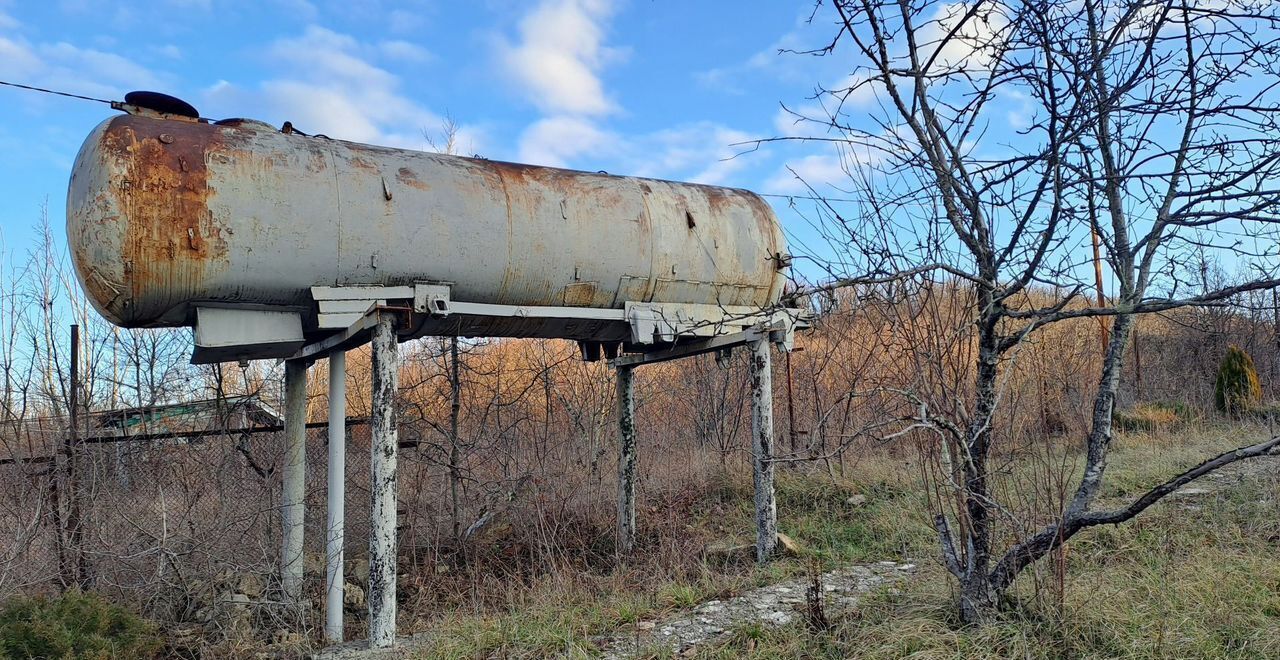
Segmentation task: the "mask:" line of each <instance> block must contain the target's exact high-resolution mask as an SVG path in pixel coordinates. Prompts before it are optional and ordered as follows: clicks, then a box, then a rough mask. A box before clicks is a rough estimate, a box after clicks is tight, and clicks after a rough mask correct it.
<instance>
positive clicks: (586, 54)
mask: <svg viewBox="0 0 1280 660" xmlns="http://www.w3.org/2000/svg"><path fill="white" fill-rule="evenodd" d="M612 13H613V6H612V2H611V1H610V0H542V2H540V3H539V4H538V5H537V6H536V7H534V9H533V10H532V11H531V12H529V13H528V14H527V15H525V17H524V18H523V19H521V21H520V28H519V29H520V41H519V43H517V44H515V45H503V46H502V47H501V50H502V63H503V65H504V67H505V69H506V71H507V72H508V73H509V74H510V75H511V76H512V77H513V78H514V79H515V81H516V82H517V83H518V84H519V85H520V86H521V87H522V88H523V90H524V92H525V93H526V95H527V97H528V98H529V100H530V101H531V102H533V103H534V105H536V106H538V107H539V108H540V109H542V110H543V111H544V112H548V113H554V114H576V115H603V114H607V113H609V112H611V111H613V110H615V109H616V105H615V104H614V102H613V101H612V100H611V99H609V98H608V96H607V95H606V94H605V91H604V85H603V83H601V81H600V77H599V73H600V70H601V69H602V68H603V67H604V65H605V64H607V63H608V62H610V61H612V60H615V59H617V58H618V57H619V56H620V52H621V51H619V50H617V49H612V48H608V47H606V46H605V45H604V36H605V31H606V23H607V21H608V19H609V17H610V16H611V15H612Z"/></svg>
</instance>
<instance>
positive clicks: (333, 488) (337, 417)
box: [324, 351, 347, 643]
mask: <svg viewBox="0 0 1280 660" xmlns="http://www.w3.org/2000/svg"><path fill="white" fill-rule="evenodd" d="M346 416H347V354H346V353H345V352H343V351H336V352H334V353H331V354H330V355H329V475H328V498H327V500H328V501H327V503H326V504H327V513H328V520H327V524H326V526H325V529H326V530H328V535H327V536H328V538H327V539H326V545H327V547H326V550H325V558H326V560H327V566H326V569H325V579H326V580H327V584H326V587H327V588H326V589H325V601H324V613H325V616H324V638H325V640H327V641H329V642H334V643H338V642H341V641H342V603H343V598H342V597H343V586H344V585H345V584H346V582H345V579H344V578H343V575H342V561H343V541H344V537H345V520H344V518H345V515H346V511H345V506H346V495H347V493H346V485H347V432H346V431H347V429H346V425H344V424H343V420H344V419H345V418H346Z"/></svg>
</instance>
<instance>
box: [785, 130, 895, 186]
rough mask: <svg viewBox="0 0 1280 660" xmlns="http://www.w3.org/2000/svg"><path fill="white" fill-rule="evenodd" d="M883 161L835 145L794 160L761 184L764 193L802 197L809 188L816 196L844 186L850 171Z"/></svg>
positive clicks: (861, 149) (868, 151)
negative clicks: (817, 193) (814, 191)
mask: <svg viewBox="0 0 1280 660" xmlns="http://www.w3.org/2000/svg"><path fill="white" fill-rule="evenodd" d="M883 160H884V154H883V153H882V152H880V151H878V150H876V149H872V148H869V147H866V146H861V145H852V144H847V143H844V144H835V145H831V146H830V147H828V148H826V149H824V150H823V151H821V152H819V153H815V154H810V155H807V156H803V157H801V158H795V159H791V160H789V161H787V162H786V163H784V164H783V166H782V167H781V168H779V169H778V171H777V172H776V173H775V174H774V175H773V176H772V177H771V178H769V180H768V181H766V182H765V185H764V191H765V192H769V193H775V194H779V195H795V194H805V193H807V192H808V191H809V189H810V188H813V189H814V190H817V191H818V192H819V193H822V192H827V191H829V190H831V189H833V188H834V189H837V190H840V189H843V188H847V187H848V182H849V177H850V174H851V173H852V172H854V171H855V170H857V169H858V168H861V167H866V166H869V165H875V164H877V163H880V162H882V161H883Z"/></svg>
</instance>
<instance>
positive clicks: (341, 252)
mask: <svg viewBox="0 0 1280 660" xmlns="http://www.w3.org/2000/svg"><path fill="white" fill-rule="evenodd" d="M67 238H68V242H69V245H70V248H71V255H72V260H73V262H74V264H75V269H76V273H77V275H78V276H79V278H80V281H81V283H82V284H83V285H84V289H85V291H86V292H87V294H88V297H89V299H90V301H92V303H93V305H94V306H95V307H96V308H97V309H98V310H99V311H100V312H101V313H102V314H103V315H104V316H105V317H106V318H107V319H109V320H110V321H111V322H113V323H115V324H117V325H121V326H125V327H157V326H182V325H190V324H192V323H193V322H194V308H195V306H196V305H198V304H212V305H215V306H224V307H225V306H228V305H230V306H243V307H246V308H254V307H257V306H263V307H275V308H279V307H285V308H297V309H300V310H310V309H311V298H310V289H311V287H314V286H355V285H360V286H370V285H374V286H394V285H405V284H413V283H420V282H444V283H448V284H450V286H451V295H452V298H453V300H456V301H467V302H476V303H495V304H506V305H540V306H562V307H564V306H567V307H593V308H615V309H618V308H622V307H623V305H624V303H626V302H655V303H693V304H717V305H723V306H750V307H766V306H769V305H772V304H773V303H775V302H776V301H777V300H778V299H779V296H780V295H781V293H782V288H783V283H784V275H783V272H781V271H782V268H781V265H782V264H783V263H784V262H785V258H784V257H782V256H781V255H784V254H785V253H786V247H785V244H784V239H783V236H782V232H781V230H780V227H779V225H778V221H777V218H776V217H775V216H774V214H773V211H772V210H771V209H770V208H769V205H768V204H767V203H766V202H765V201H764V200H763V199H761V198H760V197H759V196H757V195H755V194H753V193H750V192H747V191H745V190H736V189H730V188H720V187H713V186H705V185H695V184H685V183H673V182H669V181H658V180H653V179H642V178H636V177H628V176H612V175H608V174H604V173H588V172H576V171H569V170H563V169H555V168H549V167H533V166H527V165H518V164H514V163H503V162H496V161H489V160H485V159H482V158H463V157H457V156H447V155H441V154H434V153H425V152H419V151H410V150H403V149H388V148H382V147H374V146H369V145H363V144H355V143H351V142H343V141H340V140H331V139H327V138H324V137H315V136H312V137H308V136H303V135H300V134H297V133H289V134H286V133H282V132H281V131H279V130H276V129H275V128H273V127H271V126H268V125H266V124H263V123H260V122H254V121H248V120H231V121H227V122H219V123H209V122H206V121H203V120H199V121H197V120H188V119H183V118H167V117H157V116H146V115H134V114H123V115H118V116H115V117H112V118H110V119H108V120H107V121H105V122H103V123H102V124H101V125H99V126H98V127H97V128H96V129H94V131H93V132H92V133H91V134H90V135H89V137H88V139H87V140H86V142H85V144H84V146H83V147H82V148H81V150H80V153H79V155H78V156H77V158H76V161H75V166H74V169H73V171H72V176H71V184H70V188H69V192H68V198H67ZM312 315H313V316H314V313H312ZM305 323H312V324H314V318H312V319H311V320H309V321H308V320H306V319H304V324H305ZM495 334H499V335H500V334H502V331H501V328H495Z"/></svg>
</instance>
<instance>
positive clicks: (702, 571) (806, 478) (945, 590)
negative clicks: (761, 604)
mask: <svg viewBox="0 0 1280 660" xmlns="http://www.w3.org/2000/svg"><path fill="white" fill-rule="evenodd" d="M1259 432H1261V429H1258V428H1249V429H1242V428H1240V427H1226V426H1208V427H1203V426H1202V427H1194V428H1189V429H1187V430H1185V431H1183V432H1182V433H1180V434H1179V435H1177V436H1174V437H1170V436H1159V437H1157V436H1153V435H1150V434H1141V435H1134V436H1122V437H1120V438H1119V439H1118V440H1117V447H1116V449H1115V452H1114V454H1113V456H1114V458H1113V461H1112V467H1111V470H1112V473H1111V476H1112V479H1111V486H1110V489H1109V490H1108V492H1107V494H1106V495H1107V497H1108V498H1110V499H1112V500H1114V501H1116V502H1118V501H1121V500H1123V499H1124V498H1125V497H1127V496H1131V495H1132V494H1133V493H1135V492H1136V491H1137V490H1138V489H1139V488H1141V487H1142V486H1145V485H1150V484H1152V483H1154V482H1156V481H1158V480H1159V479H1161V478H1162V477H1164V476H1167V475H1169V474H1171V473H1173V472H1174V471H1176V470H1178V469H1180V468H1184V467H1186V466H1188V465H1191V464H1193V463H1195V462H1198V461H1199V460H1201V459H1203V458H1204V457H1205V456H1207V455H1210V454H1213V453H1216V452H1217V451H1220V450H1222V449H1224V448H1227V447H1228V446H1234V445H1236V444H1240V442H1241V440H1243V439H1247V437H1249V436H1250V435H1256V434H1257V433H1259ZM1246 472H1247V476H1246V477H1245V478H1244V479H1243V480H1242V481H1239V482H1238V483H1237V482H1236V481H1235V477H1232V478H1230V479H1225V480H1223V482H1224V485H1223V486H1222V488H1221V490H1217V491H1215V493H1213V494H1211V495H1207V496H1202V497H1201V498H1199V499H1197V500H1195V501H1194V502H1192V501H1190V500H1181V501H1180V503H1176V504H1175V503H1164V504H1161V505H1158V506H1157V507H1156V508H1154V509H1153V510H1151V511H1149V512H1147V513H1146V514H1145V515H1143V516H1142V517H1141V518H1140V519H1138V520H1136V521H1134V522H1132V523H1130V524H1128V525H1125V526H1121V527H1118V528H1104V529H1097V530H1093V531H1090V532H1086V533H1085V534H1083V535H1081V536H1080V537H1077V539H1076V540H1074V541H1073V542H1072V543H1071V547H1070V552H1069V553H1068V571H1067V574H1066V575H1067V578H1066V581H1065V583H1064V584H1063V585H1062V600H1061V601H1060V602H1061V605H1059V601H1058V600H1057V598H1056V597H1052V594H1051V593H1050V592H1052V591H1053V590H1052V588H1050V587H1049V586H1046V581H1047V578H1046V577H1045V576H1044V575H1039V576H1037V575H1028V576H1027V577H1026V578H1024V579H1023V580H1022V582H1021V583H1020V585H1019V588H1018V589H1017V591H1016V595H1015V599H1016V600H1015V602H1014V603H1012V604H1011V605H1010V607H1009V608H1008V609H1007V611H1006V612H1005V613H1004V615H1003V618H1002V619H1001V620H1000V621H998V622H996V623H995V624H993V625H991V626H988V627H986V628H983V629H966V628H962V627H960V626H958V624H957V621H956V620H955V618H954V617H953V615H952V609H951V602H952V598H953V594H952V591H951V583H950V580H949V578H948V577H947V576H946V575H945V572H944V571H943V570H941V569H940V568H939V567H938V566H937V565H936V564H935V563H934V562H932V561H931V558H932V556H933V554H934V551H933V543H934V540H933V536H932V533H931V532H930V531H929V528H928V520H927V516H926V514H927V506H926V500H925V497H924V489H923V488H922V487H921V485H920V482H919V479H918V476H916V473H915V470H913V468H912V466H911V465H910V463H909V462H905V461H903V460H901V459H896V458H892V457H888V456H874V457H871V456H869V457H867V458H865V459H864V460H863V461H862V462H860V464H859V465H858V466H857V467H856V468H855V469H853V470H851V471H850V472H849V473H848V474H847V475H846V477H845V478H843V479H835V480H833V479H831V478H830V477H828V476H827V475H825V474H815V473H798V472H794V471H793V472H789V473H787V474H785V476H783V477H782V478H781V481H780V483H779V511H780V526H781V528H782V529H783V531H786V532H787V533H789V534H792V535H793V536H795V537H796V538H798V539H799V540H801V541H802V542H803V543H804V545H805V546H806V548H807V551H808V553H809V554H810V555H812V556H815V557H817V558H819V560H820V561H821V563H823V564H824V565H836V564H843V563H849V562H857V561H875V560H880V559H885V558H894V557H899V556H911V557H914V558H916V559H917V560H923V561H921V563H922V565H923V568H922V571H921V573H920V574H919V575H918V576H917V578H916V579H915V580H913V581H912V582H911V583H910V584H909V585H907V586H906V587H905V588H904V589H903V590H902V591H901V592H900V593H887V592H886V593H880V594H876V595H875V596H873V597H872V598H870V599H868V601H867V602H866V603H864V606H863V607H862V608H861V609H860V611H859V612H858V613H857V614H856V615H855V616H852V617H847V618H845V619H843V620H840V621H838V622H836V624H835V626H834V627H833V628H832V629H831V630H829V631H827V632H825V633H813V632H811V631H809V630H807V629H806V628H804V627H803V626H799V625H798V626H795V627H788V628H781V629H770V628H763V627H758V626H749V627H744V628H742V629H739V630H737V631H735V633H734V634H733V636H732V638H731V639H730V640H729V641H728V642H727V643H726V644H725V645H723V646H722V647H719V648H704V649H701V650H700V655H701V657H724V658H730V657H741V656H743V655H749V656H751V657H760V658H784V657H785V658H793V657H830V658H844V657H861V658H903V657H911V658H957V659H959V658H1013V657H1016V658H1075V657H1098V658H1103V657H1106V658H1112V657H1115V658H1119V657H1124V658H1173V657H1179V658H1181V657H1188V658H1222V657H1257V658H1266V657H1276V656H1278V655H1280V556H1277V553H1276V549H1277V545H1278V544H1280V515H1277V514H1280V508H1278V506H1277V502H1280V499H1278V498H1280V479H1278V478H1277V477H1276V471H1275V468H1274V467H1273V466H1271V467H1266V468H1265V469H1258V468H1251V469H1249V470H1247V471H1246ZM744 476H745V475H734V476H729V477H726V478H725V479H723V480H721V481H719V482H717V483H714V484H712V485H711V487H709V488H707V490H706V491H705V492H704V493H703V494H702V496H701V497H699V498H698V499H697V500H696V501H694V502H693V503H692V504H691V505H690V507H689V509H688V513H689V517H688V520H687V524H686V526H684V527H682V528H664V529H655V528H653V527H650V528H648V529H647V530H646V531H647V534H648V536H647V537H646V543H647V544H648V545H647V547H646V548H645V550H644V552H642V554H641V557H642V558H641V559H639V560H637V562H636V563H633V564H631V565H628V566H626V567H623V568H621V569H617V570H600V571H597V572H594V573H593V572H583V571H580V570H578V571H575V570H570V569H568V568H566V569H565V570H563V571H552V572H549V573H546V574H544V575H541V576H539V577H537V578H535V579H532V580H530V581H528V582H527V584H526V585H524V586H519V587H509V591H508V592H507V593H506V598H505V599H504V600H505V605H504V606H502V607H496V608H495V607H492V606H486V607H480V608H476V609H473V610H470V611H467V610H466V609H465V608H463V609H461V610H455V611H454V612H452V613H450V614H448V615H444V616H442V617H440V618H434V619H433V620H430V621H427V620H423V621H421V622H420V624H421V627H422V628H424V629H430V630H431V631H432V632H431V633H430V634H431V640H432V641H431V644H430V645H429V646H428V647H427V649H428V650H424V651H423V652H422V653H421V654H420V656H419V657H424V658H436V657H442V658H443V657H450V658H462V657H540V656H545V655H549V654H562V653H567V654H568V655H570V656H578V657H589V656H591V655H592V654H593V653H595V646H594V645H593V643H592V642H591V638H592V637H593V636H595V635H600V634H604V633H606V632H609V631H611V630H613V629H615V628H617V627H619V626H621V625H623V624H626V623H629V622H633V621H636V620H638V619H642V618H654V617H658V616H661V615H662V614H664V613H667V612H670V611H673V610H678V609H684V608H688V607H690V606H692V605H694V604H696V603H698V602H701V601H703V600H707V599H709V598H713V597H723V596H726V595H731V594H733V593H736V592H740V591H742V590H745V589H748V588H751V587H753V586H756V585H759V584H762V583H765V582H769V581H774V580H779V579H782V578H783V577H790V576H796V575H799V574H802V573H803V571H804V570H805V562H806V561H808V559H807V558H806V559H801V560H792V561H779V562H776V563H774V564H773V565H771V566H769V567H767V568H764V569H755V568H753V567H750V566H739V567H728V568H708V567H705V566H703V565H702V564H701V563H700V562H699V561H697V558H696V557H691V556H689V554H688V552H687V546H683V547H684V548H685V549H682V548H681V547H678V546H676V545H671V544H672V543H673V542H674V540H675V539H676V538H677V537H679V536H682V535H686V534H687V535H692V536H693V537H695V538H698V539H711V538H719V537H724V536H730V537H740V538H744V539H745V538H748V537H749V536H750V531H751V527H750V512H749V510H748V504H747V503H748V502H749V497H748V495H749V485H748V482H747V481H746V480H745V479H744ZM854 493H859V494H862V495H866V496H867V498H868V501H867V503H866V504H865V505H856V506H855V505H851V504H849V501H848V498H849V496H850V495H851V494H854ZM1041 568H1042V569H1043V567H1041ZM1042 572H1043V570H1042ZM1037 586H1039V587H1041V588H1040V589H1037Z"/></svg>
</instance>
